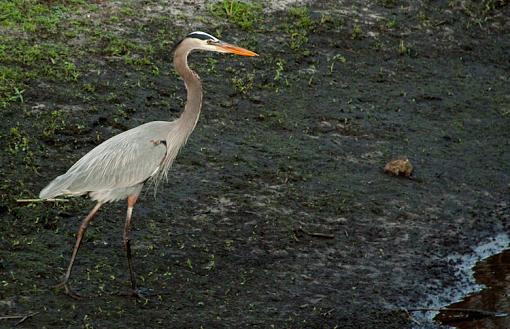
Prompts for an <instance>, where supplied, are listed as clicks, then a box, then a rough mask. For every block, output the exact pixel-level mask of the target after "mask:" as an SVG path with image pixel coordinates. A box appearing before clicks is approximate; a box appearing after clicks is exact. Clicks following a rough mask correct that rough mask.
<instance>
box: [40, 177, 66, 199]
mask: <svg viewBox="0 0 510 329" xmlns="http://www.w3.org/2000/svg"><path fill="white" fill-rule="evenodd" d="M69 185H71V180H70V179H69V178H68V177H67V175H66V174H64V175H61V176H58V177H57V178H55V179H54V180H53V181H52V182H51V183H49V184H48V186H46V187H45V188H43V189H42V190H41V192H39V198H41V199H52V198H54V197H56V196H59V195H62V194H67V193H66V189H67V188H68V187H69Z"/></svg>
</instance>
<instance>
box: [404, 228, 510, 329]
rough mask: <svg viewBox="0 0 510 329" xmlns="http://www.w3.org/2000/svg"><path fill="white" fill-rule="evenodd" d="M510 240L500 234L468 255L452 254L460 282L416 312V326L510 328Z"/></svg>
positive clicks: (450, 258) (434, 297) (470, 328)
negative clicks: (431, 323) (419, 324)
mask: <svg viewBox="0 0 510 329" xmlns="http://www.w3.org/2000/svg"><path fill="white" fill-rule="evenodd" d="M509 246H510V237H509V236H508V235H507V234H500V235H498V236H496V237H494V238H493V239H490V240H489V241H487V242H486V243H484V244H482V245H480V246H478V247H476V248H474V250H473V253H471V254H469V255H451V256H449V257H448V259H449V260H450V261H452V262H454V263H455V264H458V265H457V277H458V278H459V281H458V282H457V285H456V286H455V287H452V288H451V289H446V290H445V291H444V293H442V294H439V295H436V296H432V297H431V298H432V303H429V306H430V305H432V306H431V307H430V308H422V309H420V308H418V309H415V310H414V311H418V312H414V320H415V321H416V323H421V324H423V323H430V321H434V322H436V323H438V324H440V325H446V326H449V327H450V328H458V329H474V328H483V329H501V328H507V329H508V328H510V249H509Z"/></svg>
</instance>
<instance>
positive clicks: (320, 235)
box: [297, 226, 335, 239]
mask: <svg viewBox="0 0 510 329" xmlns="http://www.w3.org/2000/svg"><path fill="white" fill-rule="evenodd" d="M297 231H301V232H303V233H304V234H306V235H309V236H313V237H316V238H323V239H334V238H335V236H334V235H333V234H328V233H320V232H308V231H307V230H305V229H304V228H303V227H301V226H300V227H299V228H298V229H297Z"/></svg>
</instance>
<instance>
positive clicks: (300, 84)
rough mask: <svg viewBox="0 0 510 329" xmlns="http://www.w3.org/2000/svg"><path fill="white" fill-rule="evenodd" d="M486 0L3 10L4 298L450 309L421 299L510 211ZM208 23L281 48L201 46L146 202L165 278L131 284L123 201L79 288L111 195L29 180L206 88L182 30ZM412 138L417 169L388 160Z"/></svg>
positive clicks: (169, 316)
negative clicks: (186, 125)
mask: <svg viewBox="0 0 510 329" xmlns="http://www.w3.org/2000/svg"><path fill="white" fill-rule="evenodd" d="M44 3H46V2H44ZM469 3H471V2H469V1H458V2H456V1H418V2H415V1H312V2H307V3H306V4H304V5H303V4H299V3H298V4H294V5H292V6H291V7H290V8H294V9H290V8H289V7H287V8H286V9H284V10H277V11H273V10H269V9H266V8H264V7H263V6H262V7H261V8H260V9H257V8H252V7H250V9H249V10H254V11H255V13H257V14H256V15H251V16H250V15H247V16H246V17H245V16H242V17H240V18H239V17H237V16H232V15H233V14H232V15H231V16H228V15H227V14H225V15H223V14H222V12H221V10H220V11H214V10H211V9H210V7H208V6H207V5H202V4H203V2H200V1H189V5H184V7H183V8H187V9H188V10H189V9H190V8H192V9H191V10H189V11H177V12H174V11H169V10H168V9H169V4H168V3H167V2H163V1H128V2H125V4H123V5H121V4H120V3H117V2H103V1H95V2H93V3H92V2H91V4H86V5H84V4H80V3H78V4H76V3H75V2H71V1H69V2H68V1H63V2H59V1H52V2H48V3H47V5H48V6H55V5H59V4H60V5H61V6H62V7H61V8H60V9H59V10H58V11H56V14H55V17H56V18H54V20H57V19H60V20H62V21H61V23H59V24H60V25H58V29H52V25H51V24H53V20H41V21H36V23H34V24H43V23H44V24H50V25H48V27H45V28H44V29H40V30H37V29H36V31H37V33H31V32H30V25H27V26H26V27H24V28H25V30H22V31H20V30H15V28H14V27H12V26H15V24H17V23H16V22H17V21H14V23H12V24H14V25H9V26H7V25H2V32H3V33H2V34H1V38H2V42H3V44H5V45H8V47H3V48H2V47H0V50H1V51H0V56H2V62H1V64H2V66H1V67H0V68H4V67H6V68H7V69H8V70H7V69H6V70H4V71H3V72H4V75H3V76H1V77H2V79H3V80H1V81H2V83H4V85H2V86H0V87H2V88H0V95H4V94H2V93H3V92H4V91H5V92H6V93H7V94H5V95H7V96H8V97H7V96H6V97H5V100H4V103H3V104H4V105H3V108H2V110H1V111H2V117H3V120H1V122H0V129H1V130H0V147H2V150H3V151H4V152H3V153H2V156H1V158H0V160H1V165H0V174H1V177H2V185H1V186H0V201H1V204H0V216H1V217H0V218H1V219H0V232H1V234H0V317H1V316H3V315H12V314H17V315H27V314H32V313H35V312H37V313H36V314H35V315H33V316H31V317H29V318H27V319H25V321H23V323H21V324H20V325H19V326H18V327H21V328H44V327H45V328H126V327H127V328H139V327H148V328H168V327H173V328H200V327H204V328H246V327H260V328H268V327H274V328H412V327H417V328H437V327H440V324H438V323H436V322H434V321H433V320H432V319H420V320H416V319H414V318H413V317H412V314H411V313H410V312H408V311H406V309H412V308H420V307H421V308H427V307H435V306H437V305H446V304H447V303H451V301H452V296H458V294H459V293H462V291H463V290H462V288H461V287H458V286H457V283H458V282H459V280H461V279H462V276H461V275H460V274H459V273H458V271H457V269H458V266H459V264H460V263H459V262H455V261H452V260H451V258H449V257H448V256H449V255H451V254H470V253H471V252H472V251H473V248H475V247H476V246H477V245H479V244H480V243H483V242H484V241H486V240H487V239H490V238H491V237H494V236H496V235H497V234H499V233H501V232H508V231H509V230H510V227H509V213H510V206H509V202H510V200H509V198H508V195H509V188H510V185H509V184H510V142H509V141H510V130H509V129H508V127H509V126H510V114H509V113H510V108H509V107H508V104H509V100H510V99H509V93H508V90H509V89H508V85H509V72H510V62H509V58H510V53H509V49H510V38H509V37H508V35H509V33H510V23H509V22H508V17H510V9H509V6H508V5H503V6H499V5H498V6H495V7H494V8H493V9H491V10H490V11H487V12H486V11H475V9H476V8H478V7H466V5H467V4H469ZM51 8H53V7H51ZM69 8H71V9H69ZM296 8H297V9H296ZM213 9H214V8H213ZM227 9H228V8H227ZM468 9H469V10H468ZM222 10H223V9H222ZM257 10H259V11H257ZM480 10H481V9H480ZM13 17H17V16H13ZM252 20H253V22H252ZM41 22H42V23H41ZM94 22H95V23H94ZM250 22H251V23H252V24H251V25H250ZM128 23H129V24H128ZM27 24H28V23H27ZM191 30H206V31H208V32H211V33H213V34H215V35H217V36H218V37H220V38H221V39H223V40H225V41H228V42H233V43H238V44H240V45H241V46H243V47H247V48H249V49H252V50H254V51H256V52H257V53H259V54H260V55H261V56H260V57H258V58H255V59H250V60H247V59H245V58H236V57H232V56H221V55H218V54H215V55H213V54H204V53H197V54H192V56H191V60H190V65H191V67H192V68H193V69H194V70H196V71H197V72H198V73H199V75H201V77H202V81H203V85H204V89H205V93H204V109H203V113H202V116H201V118H200V120H199V122H198V125H197V128H196V130H195V131H194V133H193V134H192V135H191V137H190V139H189V141H188V144H187V145H186V146H185V148H184V149H183V150H182V152H181V153H180V154H179V156H178V158H177V160H176V162H175V164H174V166H173V169H172V170H171V172H170V174H169V181H168V182H167V183H164V184H161V185H160V186H159V187H158V190H157V194H156V197H154V195H155V194H154V191H152V190H147V191H145V192H144V193H143V195H142V197H141V200H140V201H139V203H138V204H137V206H136V207H135V209H134V213H133V240H132V251H133V254H134V255H133V257H134V267H135V272H136V274H137V278H138V282H139V284H140V285H141V286H143V287H144V288H146V289H147V290H146V291H147V292H148V294H147V295H148V298H147V299H142V300H135V299H130V298H126V297H121V296H119V292H124V291H127V290H129V278H128V271H127V262H126V260H125V256H124V251H123V248H122V239H121V237H122V227H123V221H124V216H125V204H124V203H123V202H119V203H115V204H108V205H106V206H105V207H104V209H102V210H101V212H100V213H99V214H98V217H97V218H96V219H95V220H94V222H93V223H92V224H91V227H90V228H89V231H88V232H87V235H86V237H85V238H84V241H83V246H82V248H81V249H80V252H79V254H78V258H77V261H76V264H75V270H74V271H73V273H72V277H71V285H72V286H73V287H74V288H75V289H76V290H77V291H78V292H79V293H81V294H83V295H84V296H86V297H88V298H84V299H82V300H79V301H76V300H73V299H70V298H69V297H68V296H65V295H64V294H63V292H62V291H61V290H59V289H54V288H52V287H53V286H54V285H55V284H57V283H58V282H59V280H60V279H61V278H62V275H63V274H64V272H65V268H66V266H67V263H68V261H69V258H70V252H71V248H72V246H73V244H74V239H75V234H76V231H77V230H78V227H79V223H80V222H81V220H82V218H83V217H84V216H85V215H86V214H87V212H88V211H89V209H91V208H92V207H93V204H92V203H91V202H90V201H89V200H87V199H86V198H75V199H70V200H69V201H67V202H57V203H37V202H35V203H19V202H17V201H16V200H17V199H26V198H34V197H36V196H37V194H38V192H39V190H40V189H41V188H43V187H44V186H45V185H46V184H47V183H48V182H49V181H51V180H52V179H53V178H54V177H55V176H57V175H58V174H60V173H62V172H65V171H66V170H67V168H69V166H71V165H72V164H73V163H74V161H76V160H77V159H79V158H80V157H81V156H82V155H84V154H85V153H86V152H87V151H89V150H90V149H92V148H93V147H94V146H95V145H98V144H99V143H100V142H102V141H104V140H106V139H107V138H109V137H110V136H113V135H115V134H118V133H120V132H122V131H124V130H125V129H128V128H132V127H135V126H137V125H140V124H141V123H143V122H147V121H151V120H168V119H174V118H176V117H177V116H178V114H179V112H180V111H181V109H182V107H183V104H184V101H185V92H184V86H183V85H182V81H180V80H179V79H178V77H177V76H176V75H175V74H174V73H173V69H172V65H171V61H170V56H171V55H170V53H169V51H170V49H171V47H172V45H173V44H174V43H175V42H176V41H178V40H179V39H180V38H181V37H182V36H184V35H186V34H187V33H188V32H189V31H191ZM33 44H37V45H38V46H37V47H35V46H34V47H32V46H30V45H33ZM25 46H26V47H28V48H27V49H25V48H22V47H25ZM17 49H19V51H18V50H17ZM15 50H16V51H18V52H16V51H15ZM45 52H47V53H45ZM8 55H9V56H10V57H8ZM20 72H21V73H23V74H24V75H23V76H22V79H21V78H19V79H18V78H16V77H17V76H18V75H19V74H21V73H20ZM31 72H32V73H31ZM34 72H36V73H37V75H36V76H34V74H33V73H34ZM15 73H16V74H18V75H16V74H15ZM16 79H18V80H16ZM14 82H16V83H18V84H17V85H16V88H17V89H14V88H7V87H5V88H4V86H5V84H7V83H14ZM16 90H17V91H16ZM400 157H406V158H408V159H409V161H410V162H411V163H412V165H413V171H412V174H411V175H410V177H406V176H392V175H388V174H386V173H385V172H384V169H383V168H384V166H385V164H386V163H388V162H389V161H391V160H393V159H396V158H400ZM501 257H503V256H501ZM504 257H506V256H504ZM449 287H453V288H452V290H451V294H450V295H445V294H444V291H445V290H446V289H448V288H449ZM480 298H482V297H480ZM505 321H506V320H505ZM16 322H17V320H8V319H2V320H0V327H6V328H9V327H11V326H13V325H14V324H15V323H16Z"/></svg>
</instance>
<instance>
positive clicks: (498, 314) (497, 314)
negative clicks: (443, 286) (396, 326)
mask: <svg viewBox="0 0 510 329" xmlns="http://www.w3.org/2000/svg"><path fill="white" fill-rule="evenodd" d="M406 311H408V312H465V313H476V314H480V315H485V316H493V317H497V318H500V317H505V316H508V313H505V312H493V311H486V310H480V309H476V308H410V309H406Z"/></svg>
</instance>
